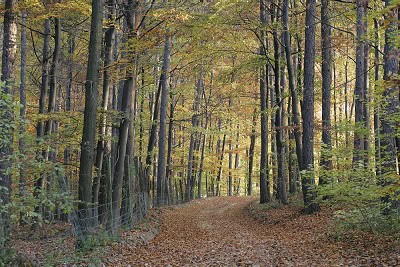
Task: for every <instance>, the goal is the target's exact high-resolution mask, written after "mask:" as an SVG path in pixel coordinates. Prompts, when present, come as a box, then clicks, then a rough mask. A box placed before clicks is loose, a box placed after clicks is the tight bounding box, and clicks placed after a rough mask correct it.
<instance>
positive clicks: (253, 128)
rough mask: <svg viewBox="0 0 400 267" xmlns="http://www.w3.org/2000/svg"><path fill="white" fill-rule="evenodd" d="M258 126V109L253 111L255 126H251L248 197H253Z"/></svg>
mask: <svg viewBox="0 0 400 267" xmlns="http://www.w3.org/2000/svg"><path fill="white" fill-rule="evenodd" d="M256 126H257V109H256V108H254V111H253V124H252V126H251V136H250V148H249V174H248V175H249V177H248V182H247V195H248V196H251V194H252V192H253V166H254V150H255V146H256Z"/></svg>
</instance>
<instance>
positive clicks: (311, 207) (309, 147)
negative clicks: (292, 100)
mask: <svg viewBox="0 0 400 267" xmlns="http://www.w3.org/2000/svg"><path fill="white" fill-rule="evenodd" d="M315 2H316V1H315V0H307V1H306V30H305V49H304V54H305V57H304V96H303V103H307V104H306V105H303V106H302V115H303V166H302V170H303V171H307V173H306V174H304V175H303V177H302V188H303V198H304V205H305V212H306V213H313V212H315V211H318V210H319V205H318V204H317V203H316V202H315V201H316V192H315V178H314V78H315V15H316V13H315V5H316V3H315Z"/></svg>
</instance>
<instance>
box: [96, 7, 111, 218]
mask: <svg viewBox="0 0 400 267" xmlns="http://www.w3.org/2000/svg"><path fill="white" fill-rule="evenodd" d="M108 8H109V9H108V20H109V21H110V25H108V28H107V30H106V32H105V36H104V46H105V48H104V70H103V95H102V100H101V112H102V113H101V114H100V124H99V129H98V132H99V140H98V141H97V149H96V162H95V168H96V176H95V177H94V179H93V190H92V191H93V203H98V202H99V189H100V180H101V179H102V178H103V177H102V170H103V161H104V154H105V149H106V143H105V136H106V130H107V115H106V112H107V110H108V102H109V101H108V99H109V95H110V88H111V84H110V82H111V77H110V74H111V73H110V66H111V65H112V63H113V44H114V36H115V16H116V0H108ZM95 212H96V211H95Z"/></svg>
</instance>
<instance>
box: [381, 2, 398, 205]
mask: <svg viewBox="0 0 400 267" xmlns="http://www.w3.org/2000/svg"><path fill="white" fill-rule="evenodd" d="M393 2H394V1H393V0H386V1H385V6H386V7H388V6H390V5H391V4H392V3H393ZM389 12H390V14H388V15H386V17H385V19H387V20H389V26H388V28H387V29H386V31H385V50H384V67H383V79H384V80H385V83H386V84H385V87H386V88H385V91H384V93H383V98H384V103H385V104H384V111H385V116H382V118H381V125H382V127H381V133H382V139H381V146H382V152H381V157H382V158H381V160H382V174H385V175H386V176H387V177H390V175H389V174H396V169H397V165H396V140H395V136H394V134H395V129H394V127H393V125H392V124H393V123H392V122H391V119H392V118H393V116H395V115H396V114H398V108H399V106H400V102H399V95H398V90H399V85H398V83H396V81H395V80H394V76H395V75H397V74H398V72H399V60H398V57H397V56H396V53H397V50H398V47H397V49H396V46H395V44H394V43H393V41H392V40H393V39H392V38H393V36H394V35H395V34H396V30H397V24H396V22H395V21H394V18H395V17H396V13H397V10H396V9H392V10H391V11H389ZM391 180H393V179H391ZM393 182H394V181H385V182H384V184H391V183H393ZM387 198H388V197H387ZM387 200H388V199H387Z"/></svg>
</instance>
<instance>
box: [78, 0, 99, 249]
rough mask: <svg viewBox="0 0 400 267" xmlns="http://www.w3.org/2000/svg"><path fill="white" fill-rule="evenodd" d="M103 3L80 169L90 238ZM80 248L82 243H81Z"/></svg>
mask: <svg viewBox="0 0 400 267" xmlns="http://www.w3.org/2000/svg"><path fill="white" fill-rule="evenodd" d="M103 8H104V3H103V0H98V1H93V2H92V16H91V30H90V41H89V55H88V65H87V72H86V83H85V111H84V120H83V134H82V143H81V156H80V168H79V187H78V194H79V201H80V202H79V210H80V213H79V216H80V218H79V219H80V222H81V230H82V232H83V233H82V234H83V236H86V235H87V233H88V232H87V230H88V229H87V228H88V227H90V226H91V225H90V224H91V222H90V223H89V225H85V224H84V222H85V220H86V221H90V218H91V211H90V204H91V202H92V167H93V161H94V156H95V152H94V147H95V142H96V120H97V119H96V117H97V101H98V94H99V93H98V90H97V86H98V82H99V81H98V79H99V61H100V54H101V38H102V25H103ZM78 246H79V242H78Z"/></svg>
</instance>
